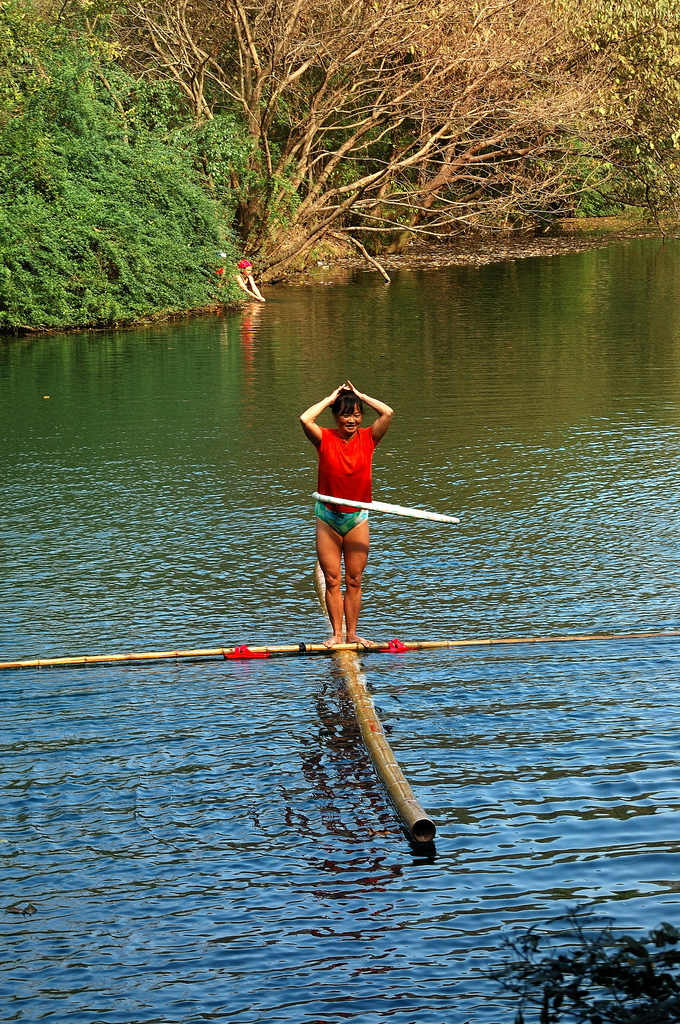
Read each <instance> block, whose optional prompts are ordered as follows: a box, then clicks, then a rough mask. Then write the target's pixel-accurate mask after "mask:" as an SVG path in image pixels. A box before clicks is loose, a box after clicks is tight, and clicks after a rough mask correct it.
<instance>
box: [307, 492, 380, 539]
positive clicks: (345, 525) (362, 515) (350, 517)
mask: <svg viewBox="0 0 680 1024" xmlns="http://www.w3.org/2000/svg"><path fill="white" fill-rule="evenodd" d="M314 515H315V516H316V517H317V518H318V519H320V520H321V522H322V523H328V525H329V526H330V528H331V529H332V530H335V532H336V533H339V534H340V536H341V537H344V536H345V535H346V534H348V533H349V532H350V530H353V529H354V527H355V526H358V525H359V523H363V522H365V521H366V520H367V519H368V512H367V511H366V509H365V508H360V509H359V510H358V512H332V511H331V510H330V509H329V507H328V505H324V503H323V502H322V501H317V503H316V504H315V506H314Z"/></svg>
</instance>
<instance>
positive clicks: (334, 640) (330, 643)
mask: <svg viewBox="0 0 680 1024" xmlns="http://www.w3.org/2000/svg"><path fill="white" fill-rule="evenodd" d="M342 643H344V640H343V639H342V637H341V636H340V634H339V633H334V634H333V636H329V637H328V640H324V642H323V645H324V647H329V648H330V647H338V646H339V645H340V644H342Z"/></svg>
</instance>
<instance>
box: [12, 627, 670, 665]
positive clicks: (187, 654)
mask: <svg viewBox="0 0 680 1024" xmlns="http://www.w3.org/2000/svg"><path fill="white" fill-rule="evenodd" d="M673 637H680V630H678V629H667V630H646V631H642V630H640V631H637V632H629V633H567V634H565V635H564V636H507V637H481V638H471V639H469V640H406V641H404V643H402V642H401V641H400V640H390V641H384V642H382V643H379V644H378V645H377V646H376V647H370V648H366V647H364V646H363V645H362V644H338V646H337V647H326V645H325V644H319V643H310V644H307V643H298V644H268V645H265V646H257V647H247V646H245V645H244V644H240V645H237V646H235V647H198V648H195V649H192V648H189V649H188V650H187V649H185V650H174V651H140V652H137V653H134V652H133V653H128V654H80V655H75V656H73V657H62V658H28V659H25V660H23V661H0V669H3V668H59V667H61V666H66V665H103V664H107V663H113V662H120V661H164V660H165V661H168V660H172V659H184V658H194V659H201V658H228V659H230V660H231V659H233V660H237V659H240V658H244V659H245V658H251V657H252V658H283V657H294V656H296V655H302V654H321V655H323V654H341V653H343V652H352V651H354V652H355V653H362V654H384V653H386V652H388V653H392V654H399V653H406V652H408V651H434V650H442V649H446V648H451V647H502V646H505V645H510V644H566V643H577V642H582V641H584V640H589V641H596V640H666V639H673Z"/></svg>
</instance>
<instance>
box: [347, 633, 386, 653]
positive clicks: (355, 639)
mask: <svg viewBox="0 0 680 1024" xmlns="http://www.w3.org/2000/svg"><path fill="white" fill-rule="evenodd" d="M347 643H348V644H359V646H360V647H364V648H365V649H366V650H367V651H370V650H371V649H372V648H374V647H379V646H380V645H379V644H377V643H376V642H375V641H374V640H365V639H364V638H363V636H359V635H358V634H357V633H352V634H351V635H350V634H349V633H348V634H347Z"/></svg>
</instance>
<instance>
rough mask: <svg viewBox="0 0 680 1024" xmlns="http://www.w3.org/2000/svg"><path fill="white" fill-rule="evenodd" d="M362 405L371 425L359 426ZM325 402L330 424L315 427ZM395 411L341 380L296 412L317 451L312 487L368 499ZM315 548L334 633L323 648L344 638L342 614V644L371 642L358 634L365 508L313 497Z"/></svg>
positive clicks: (330, 493)
mask: <svg viewBox="0 0 680 1024" xmlns="http://www.w3.org/2000/svg"><path fill="white" fill-rule="evenodd" d="M364 404H366V405H368V406H369V407H370V408H371V409H374V410H375V412H377V414H378V416H377V418H376V419H375V420H374V422H373V423H372V424H371V426H370V427H362V426H361V423H362V420H363V415H364ZM329 407H330V409H331V412H332V413H333V416H334V417H335V424H336V426H335V429H329V428H327V427H320V426H319V425H318V423H317V422H316V420H317V419H318V417H319V416H320V415H321V413H322V412H323V411H324V410H325V409H328V408H329ZM393 415H394V410H393V409H391V408H390V407H389V405H385V403H384V402H380V401H378V399H377V398H371V397H370V396H369V395H364V394H362V393H361V392H360V391H357V389H356V388H355V387H354V386H353V385H352V384H351V382H350V381H348V380H347V381H345V383H344V384H341V385H340V387H337V388H336V389H335V390H334V391H332V392H331V394H330V395H327V396H326V398H322V399H321V401H320V402H317V403H316V404H315V405H312V406H310V408H309V409H306V410H305V412H303V413H302V414H301V415H300V422H301V424H302V429H303V430H304V432H305V434H306V435H307V437H308V438H309V440H310V441H311V442H312V444H313V445H314V447H315V448H316V449H317V451H318V456H319V475H318V483H317V491H318V493H319V494H327V495H328V496H329V497H331V498H349V499H352V498H354V499H355V501H372V490H371V469H372V462H373V452H374V450H375V447H376V445H377V444H378V443H379V442H380V441H381V440H382V438H383V437H384V436H385V432H386V431H387V428H388V427H389V425H390V423H391V421H392V416H393ZM314 514H315V516H316V553H317V557H318V559H319V565H320V566H321V571H322V572H323V575H324V579H325V581H326V608H327V610H328V618H329V619H330V623H331V629H332V631H333V635H332V636H331V637H330V638H329V639H328V640H327V641H325V643H326V646H327V647H335V646H337V645H338V644H341V643H342V642H343V638H342V619H343V614H344V617H345V631H346V640H347V643H358V644H362V645H363V646H364V647H373V646H375V644H374V643H372V641H370V640H364V639H363V638H362V637H360V636H359V634H358V633H357V625H358V622H359V612H360V610H361V578H362V575H363V572H364V569H365V567H366V562H367V561H368V548H369V532H368V512H367V511H366V510H365V509H356V508H352V507H351V505H329V504H327V503H324V502H321V501H317V503H316V505H315V507H314ZM343 562H344V565H345V594H344V597H343V594H342V591H341V579H342V563H343Z"/></svg>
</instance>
